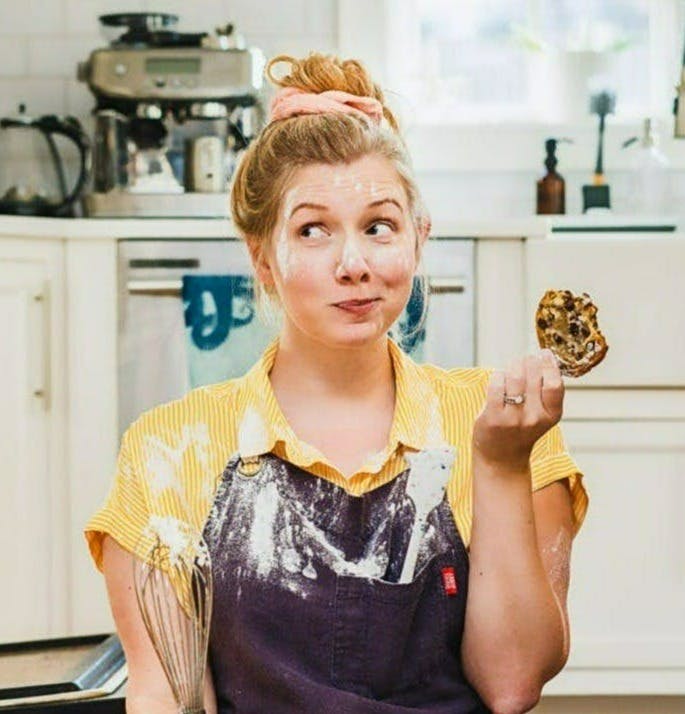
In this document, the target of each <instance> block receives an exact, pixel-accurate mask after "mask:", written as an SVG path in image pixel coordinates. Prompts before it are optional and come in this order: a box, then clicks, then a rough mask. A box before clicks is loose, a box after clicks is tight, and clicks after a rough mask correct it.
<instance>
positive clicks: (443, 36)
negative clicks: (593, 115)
mask: <svg viewBox="0 0 685 714" xmlns="http://www.w3.org/2000/svg"><path fill="white" fill-rule="evenodd" d="M340 2H341V5H342V6H343V9H342V11H341V14H340V20H341V28H340V29H341V37H342V38H343V39H344V38H345V37H347V38H348V39H349V37H350V33H352V32H353V29H352V27H349V29H347V30H346V28H345V20H346V17H347V18H348V19H349V24H351V21H352V17H354V13H352V12H351V10H350V6H354V5H356V13H357V15H356V18H355V19H356V21H357V23H358V22H359V15H360V14H361V15H362V16H363V15H364V13H365V12H367V13H368V12H373V13H374V15H375V17H374V18H369V23H370V22H371V21H373V20H374V19H375V20H376V21H377V24H376V25H375V27H376V28H377V29H378V25H379V24H381V25H382V28H381V33H380V35H379V34H378V33H376V34H375V35H374V33H373V32H367V33H366V35H365V33H364V32H361V33H358V34H360V35H361V37H362V42H366V46H361V45H357V48H356V49H357V51H358V52H359V53H361V54H362V56H364V57H368V56H375V57H377V58H378V61H379V62H381V63H382V65H383V68H382V69H383V76H384V79H385V82H384V84H385V86H386V87H388V88H389V89H390V90H392V92H394V93H396V94H397V95H398V96H399V97H400V98H401V100H402V102H404V103H405V104H408V105H409V107H410V109H409V112H410V114H411V115H412V121H413V123H416V124H436V123H448V124H449V123H472V124H474V123H478V122H482V121H488V120H490V121H496V122H502V121H511V122H521V121H526V122H531V121H533V122H546V123H549V122H555V123H567V122H574V121H578V120H580V119H582V118H584V117H587V116H588V113H589V112H588V109H589V97H590V93H591V91H593V90H598V89H609V90H611V91H612V92H614V93H615V96H616V105H615V114H616V117H617V118H622V119H625V120H627V121H628V120H635V119H637V118H639V117H644V116H649V115H651V116H655V117H661V118H666V117H668V116H670V114H671V109H672V102H673V98H674V96H675V91H674V85H675V84H677V82H678V80H679V76H680V66H681V54H682V49H683V42H684V41H685V37H684V36H683V29H684V28H685V22H684V21H685V12H684V9H685V2H684V0H377V4H382V6H383V12H382V13H380V14H379V12H378V9H377V8H376V9H374V10H373V11H369V10H364V9H363V6H366V7H367V8H368V6H369V5H373V4H374V3H373V2H369V0H366V2H361V1H360V2H355V0H340ZM344 6H347V12H345V8H344ZM379 18H382V19H381V20H380V22H378V20H379ZM369 23H367V26H368V24H369ZM358 28H359V25H358V24H357V29H358ZM364 36H366V40H364ZM347 46H348V47H350V49H352V47H351V46H350V43H349V42H348V43H347ZM343 47H345V43H344V42H343ZM379 48H380V49H379ZM374 53H375V55H374Z"/></svg>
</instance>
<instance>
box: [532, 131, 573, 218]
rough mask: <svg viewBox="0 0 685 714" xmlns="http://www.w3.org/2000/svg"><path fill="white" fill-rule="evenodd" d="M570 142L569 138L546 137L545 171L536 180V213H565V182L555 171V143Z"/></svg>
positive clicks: (556, 161)
mask: <svg viewBox="0 0 685 714" xmlns="http://www.w3.org/2000/svg"><path fill="white" fill-rule="evenodd" d="M561 141H563V142H567V143H571V139H552V138H551V139H547V140H546V141H545V151H546V152H547V156H546V157H545V166H546V168H547V173H546V174H545V175H544V176H543V177H542V178H541V179H540V180H539V181H538V182H537V186H538V191H537V213H538V214H539V215H553V214H560V213H566V184H565V183H564V178H563V176H561V174H559V173H557V169H556V167H557V163H558V160H557V156H556V151H557V144H558V143H559V142H561Z"/></svg>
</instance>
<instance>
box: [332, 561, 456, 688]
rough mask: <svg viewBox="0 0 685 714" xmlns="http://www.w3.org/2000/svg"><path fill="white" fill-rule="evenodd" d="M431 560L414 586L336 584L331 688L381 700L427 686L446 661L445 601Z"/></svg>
mask: <svg viewBox="0 0 685 714" xmlns="http://www.w3.org/2000/svg"><path fill="white" fill-rule="evenodd" d="M451 562H453V560H452V558H450V557H449V555H441V556H433V557H432V558H431V559H430V560H429V561H428V562H427V563H426V564H425V566H424V567H423V568H422V569H421V571H420V572H419V573H418V575H417V576H416V577H415V579H414V580H413V581H412V582H410V583H402V584H399V583H389V582H386V581H382V580H371V579H367V578H358V577H353V576H339V577H338V579H337V583H336V595H335V610H334V622H333V627H334V633H333V652H332V660H331V679H332V682H333V683H334V684H335V685H336V686H338V687H340V688H342V689H346V690H349V691H353V692H357V693H358V694H361V695H364V696H367V697H371V698H374V699H382V698H385V697H388V696H390V695H392V694H393V693H395V692H398V691H401V690H404V689H407V688H410V687H413V686H416V685H418V684H421V683H422V682H425V681H426V680H427V679H429V678H430V676H431V675H432V674H433V673H434V672H435V671H436V669H437V668H438V667H439V666H440V664H441V663H443V662H444V660H445V657H446V649H447V642H448V640H449V637H448V636H447V632H446V628H447V612H446V607H447V603H446V600H447V597H446V595H445V593H444V589H443V585H442V576H441V572H440V571H441V567H442V566H443V565H445V564H450V563H451Z"/></svg>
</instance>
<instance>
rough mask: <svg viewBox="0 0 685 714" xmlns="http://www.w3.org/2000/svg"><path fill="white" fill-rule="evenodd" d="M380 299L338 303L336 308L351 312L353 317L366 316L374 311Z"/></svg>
mask: <svg viewBox="0 0 685 714" xmlns="http://www.w3.org/2000/svg"><path fill="white" fill-rule="evenodd" d="M378 300H379V298H372V299H370V300H346V301H345V302H337V303H335V304H334V307H339V308H340V309H341V310H345V311H346V312H351V313H352V314H353V315H365V314H366V313H367V312H370V311H371V310H373V308H374V306H375V305H376V303H377V302H378Z"/></svg>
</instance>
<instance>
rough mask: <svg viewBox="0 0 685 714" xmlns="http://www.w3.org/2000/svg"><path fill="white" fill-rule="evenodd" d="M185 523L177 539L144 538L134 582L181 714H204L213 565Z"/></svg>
mask: <svg viewBox="0 0 685 714" xmlns="http://www.w3.org/2000/svg"><path fill="white" fill-rule="evenodd" d="M179 524H180V521H176V522H175V525H176V527H175V529H174V531H173V533H172V535H173V538H169V537H168V535H169V533H168V528H167V532H166V533H161V534H160V532H159V530H158V531H157V532H152V533H151V532H150V531H147V532H146V533H145V534H144V536H143V538H142V539H141V541H140V543H139V546H140V548H139V549H138V548H137V549H136V557H134V558H133V579H134V583H135V590H136V597H137V600H138V607H139V608H140V613H141V616H142V618H143V622H144V623H145V628H146V629H147V632H148V634H149V636H150V640H151V641H152V644H153V646H154V648H155V651H156V652H157V656H158V657H159V661H160V663H161V665H162V668H163V670H164V673H165V675H166V678H167V680H168V681H169V684H170V686H171V690H172V692H173V695H174V698H175V700H176V703H177V704H178V706H179V707H180V709H179V711H180V713H181V714H204V712H205V710H204V704H203V700H204V687H203V685H204V672H205V667H206V663H207V646H208V639H209V624H210V620H211V614H212V572H211V562H210V556H209V550H208V548H207V544H206V543H205V541H204V540H203V538H202V537H201V536H200V535H199V534H197V533H195V532H193V531H189V530H183V529H181V528H179ZM160 536H161V537H160ZM165 536H166V537H165ZM151 538H152V543H151V545H150V539H151ZM145 546H147V547H145Z"/></svg>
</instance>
